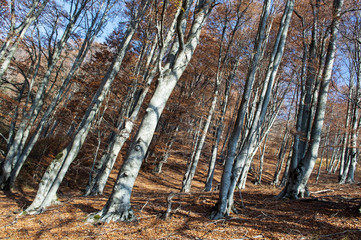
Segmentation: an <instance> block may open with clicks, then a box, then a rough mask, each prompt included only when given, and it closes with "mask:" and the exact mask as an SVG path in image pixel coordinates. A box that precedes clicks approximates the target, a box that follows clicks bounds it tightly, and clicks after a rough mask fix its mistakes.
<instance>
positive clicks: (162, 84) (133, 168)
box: [88, 1, 214, 222]
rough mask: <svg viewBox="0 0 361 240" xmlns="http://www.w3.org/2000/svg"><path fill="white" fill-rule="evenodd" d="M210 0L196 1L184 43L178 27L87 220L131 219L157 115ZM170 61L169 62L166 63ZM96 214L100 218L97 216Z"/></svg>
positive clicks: (192, 45)
mask: <svg viewBox="0 0 361 240" xmlns="http://www.w3.org/2000/svg"><path fill="white" fill-rule="evenodd" d="M213 3H214V2H213V1H210V2H208V1H199V2H198V3H197V6H196V9H195V11H194V20H193V23H192V26H191V28H190V30H189V35H188V38H187V43H185V42H184V39H183V31H182V29H179V28H178V37H179V38H180V39H179V48H178V51H177V55H176V56H175V58H174V59H172V58H171V59H170V58H168V61H167V63H166V65H165V69H164V72H163V73H161V77H160V78H159V82H158V86H157V88H156V89H155V92H154V94H153V96H152V98H151V100H150V102H149V105H148V107H147V110H146V114H145V116H144V118H143V120H142V123H141V124H140V126H139V129H138V132H137V134H136V136H135V138H134V141H133V144H132V145H131V146H130V148H129V150H128V154H127V157H126V158H125V160H124V162H123V165H122V167H121V169H120V171H119V174H118V177H117V180H116V183H115V185H114V188H113V191H112V194H111V196H110V198H109V199H108V201H107V203H106V205H105V206H104V208H103V209H102V210H101V211H100V212H99V213H96V214H93V215H91V216H90V217H89V218H88V219H89V220H90V221H93V220H95V219H99V220H100V221H105V222H109V221H130V220H132V219H134V214H133V211H132V209H131V205H130V196H131V192H132V189H133V186H134V182H135V180H136V178H137V175H138V172H139V170H140V167H141V164H142V162H143V159H144V157H145V154H146V152H147V150H148V147H149V145H150V143H151V140H152V138H153V135H154V131H155V129H156V126H157V123H158V121H159V118H160V116H161V114H162V111H163V109H164V107H165V105H166V102H167V100H168V98H169V97H170V95H171V93H172V91H173V89H174V87H175V86H176V84H177V82H178V80H179V78H180V77H181V75H182V74H183V72H184V70H185V68H186V67H187V65H188V63H189V61H190V60H191V57H192V55H193V53H194V51H195V48H196V46H197V44H198V41H199V36H200V32H201V29H202V26H203V24H204V22H205V20H206V18H207V16H208V15H209V13H210V11H211V9H212V8H213ZM179 7H182V8H183V9H188V7H189V2H188V1H183V2H182V5H181V6H179ZM185 20H186V19H185V18H184V15H183V14H180V15H179V16H178V24H177V26H182V25H183V22H184V23H185ZM169 61H171V62H169ZM96 216H99V217H96Z"/></svg>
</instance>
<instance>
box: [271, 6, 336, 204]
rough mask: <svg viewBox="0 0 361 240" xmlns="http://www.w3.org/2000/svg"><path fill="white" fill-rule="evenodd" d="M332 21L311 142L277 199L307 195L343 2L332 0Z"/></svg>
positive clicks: (316, 150)
mask: <svg viewBox="0 0 361 240" xmlns="http://www.w3.org/2000/svg"><path fill="white" fill-rule="evenodd" d="M333 4H334V5H333V20H332V23H331V36H330V41H329V45H328V50H327V55H326V61H325V66H324V69H323V77H322V78H323V79H322V82H321V86H320V93H319V98H318V103H317V109H316V113H315V119H314V122H313V126H312V132H311V142H310V144H309V147H308V149H307V152H306V154H305V157H304V158H302V159H301V161H300V162H299V163H298V165H297V167H296V168H295V169H294V170H293V171H291V172H290V175H289V179H288V183H287V185H286V186H285V188H284V189H283V190H282V192H281V193H280V194H279V195H278V197H279V198H283V197H288V198H296V199H297V198H302V197H305V196H308V195H309V192H308V189H307V182H308V179H309V177H310V175H311V173H312V170H313V167H314V165H315V162H316V159H317V154H318V149H319V145H320V139H321V132H322V126H323V122H324V117H325V112H326V103H327V94H328V89H329V84H330V79H331V74H332V67H333V63H334V59H335V52H336V39H337V33H338V26H339V22H340V15H341V9H342V5H343V0H334V2H333Z"/></svg>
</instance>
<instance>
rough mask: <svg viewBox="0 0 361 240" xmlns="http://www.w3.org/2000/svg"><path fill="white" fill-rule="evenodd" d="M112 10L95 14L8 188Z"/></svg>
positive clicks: (17, 163)
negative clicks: (71, 64)
mask: <svg viewBox="0 0 361 240" xmlns="http://www.w3.org/2000/svg"><path fill="white" fill-rule="evenodd" d="M110 8H111V5H110V4H109V2H108V4H107V5H106V6H105V10H104V13H103V14H102V15H100V11H99V12H97V13H96V14H95V17H94V19H92V22H91V25H90V27H89V29H88V31H87V34H86V37H85V39H84V41H83V43H82V46H81V48H80V50H79V52H78V55H77V57H76V59H75V61H74V64H73V66H72V68H71V69H70V71H69V73H68V75H67V77H66V78H65V80H64V81H63V83H62V85H61V87H60V89H59V91H58V93H57V94H56V96H55V98H54V99H53V100H52V102H51V104H50V105H49V106H48V108H47V110H46V111H45V113H44V115H43V117H42V118H41V120H40V122H39V123H38V126H37V128H36V131H35V133H34V134H33V136H32V137H31V138H30V140H29V142H28V143H27V144H26V145H25V146H24V148H23V151H22V152H21V153H20V156H19V157H18V159H17V161H16V163H15V166H14V168H13V169H12V171H11V176H10V181H9V183H8V184H9V186H6V187H8V188H11V187H13V185H14V183H15V180H16V178H17V176H18V174H19V172H20V170H21V168H22V166H23V164H24V162H25V161H26V159H27V157H28V156H29V154H30V152H31V150H32V149H33V147H34V145H35V143H36V142H37V140H38V138H39V136H40V134H41V133H42V131H43V129H44V125H45V123H46V122H47V120H48V119H49V117H50V116H51V114H52V113H53V112H54V109H55V108H56V107H57V105H58V104H59V102H60V101H61V99H62V97H63V96H64V93H65V92H66V89H67V88H68V86H69V84H70V80H71V78H72V77H73V76H74V74H75V72H76V71H77V70H78V68H79V67H80V65H81V63H82V62H83V60H84V58H85V56H86V54H87V52H88V51H89V49H90V47H91V46H92V43H93V41H94V40H95V37H96V35H97V34H98V32H99V31H100V30H101V28H102V26H103V24H104V22H105V19H106V17H107V14H108V12H109V10H110ZM99 10H100V9H99ZM99 16H101V17H99ZM98 18H100V21H99V23H97V21H98Z"/></svg>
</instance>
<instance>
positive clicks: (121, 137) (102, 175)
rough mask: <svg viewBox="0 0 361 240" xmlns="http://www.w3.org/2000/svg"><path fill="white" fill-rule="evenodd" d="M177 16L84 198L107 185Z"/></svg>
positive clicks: (145, 74)
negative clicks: (153, 65)
mask: <svg viewBox="0 0 361 240" xmlns="http://www.w3.org/2000/svg"><path fill="white" fill-rule="evenodd" d="M179 14H180V9H178V11H177V12H176V14H175V19H174V21H173V23H172V25H171V28H170V30H169V32H168V33H167V36H166V38H165V39H164V41H163V42H162V47H161V49H160V50H159V56H158V57H157V61H156V64H155V67H153V68H152V70H151V71H148V69H147V70H146V72H145V73H144V75H143V78H144V79H146V84H145V85H146V86H145V87H144V88H143V89H141V90H140V91H139V93H138V94H139V96H138V97H137V98H136V99H135V100H134V101H133V102H132V104H131V105H130V106H129V108H130V109H129V111H127V112H128V113H129V114H128V115H127V116H126V118H125V122H124V124H123V126H122V129H121V130H120V132H119V133H117V134H116V136H115V137H114V138H113V139H112V141H111V142H110V143H109V145H108V148H107V151H106V153H105V154H104V155H103V156H102V158H101V159H100V162H99V167H98V168H97V169H96V172H95V176H94V177H92V178H91V179H90V181H89V183H88V185H87V187H86V190H85V196H88V195H91V196H95V195H99V194H102V193H103V190H104V187H105V185H106V183H107V180H108V178H109V175H110V172H111V170H112V169H113V166H114V164H115V161H116V159H117V157H118V155H119V152H120V150H121V149H122V148H123V146H124V143H125V142H126V141H127V140H128V138H129V136H130V134H131V132H132V130H133V127H134V122H135V121H136V120H137V118H138V114H139V112H140V109H141V106H142V104H143V102H144V99H145V97H146V95H147V93H148V91H149V88H150V85H151V83H152V81H153V79H154V77H155V75H156V73H157V72H158V71H159V70H160V69H158V68H159V64H160V61H161V60H162V59H163V56H164V54H165V52H166V49H168V46H169V45H170V44H171V39H172V37H173V36H174V32H175V27H176V23H177V21H176V17H177V16H178V15H179ZM157 39H158V38H156V40H155V41H154V43H153V46H152V50H151V53H152V52H154V51H155V47H156V45H157V44H158V40H157ZM152 58H153V54H150V55H149V57H148V59H147V62H146V68H148V67H149V64H150V62H151V61H152Z"/></svg>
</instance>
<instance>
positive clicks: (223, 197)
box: [211, 0, 294, 219]
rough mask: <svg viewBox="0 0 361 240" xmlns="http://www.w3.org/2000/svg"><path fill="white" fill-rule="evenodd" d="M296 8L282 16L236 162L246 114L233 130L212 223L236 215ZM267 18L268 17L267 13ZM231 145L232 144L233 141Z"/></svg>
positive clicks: (267, 4)
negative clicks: (237, 193) (238, 188)
mask: <svg viewBox="0 0 361 240" xmlns="http://www.w3.org/2000/svg"><path fill="white" fill-rule="evenodd" d="M270 4H271V3H270V2H266V1H265V3H264V11H263V14H264V13H265V12H268V10H269V9H267V8H269V7H270ZM293 6H294V1H292V0H291V1H287V5H286V8H285V10H284V14H283V16H282V20H281V23H280V27H279V31H278V34H277V37H276V42H275V45H274V49H273V52H272V55H271V59H270V62H269V66H268V70H267V73H266V76H265V79H264V81H263V83H262V84H263V89H262V92H261V94H260V96H259V97H260V99H259V102H258V105H257V109H256V112H255V114H254V117H253V120H252V126H251V129H250V130H249V131H248V133H247V135H244V137H245V141H244V143H243V145H242V147H241V150H240V152H239V154H238V157H237V158H236V160H234V158H235V155H234V153H235V148H236V145H237V144H236V143H237V141H238V138H239V133H240V131H241V129H242V125H243V118H244V117H243V116H244V114H243V116H242V118H240V119H241V120H242V123H240V122H238V120H237V123H238V124H240V126H239V127H238V126H237V125H238V124H237V125H236V127H235V129H234V130H233V133H232V136H236V138H235V139H234V141H232V142H233V144H235V146H234V147H232V146H230V144H229V145H228V149H229V150H228V155H227V160H226V165H225V168H224V171H223V175H222V181H221V190H220V197H219V200H218V203H217V205H216V206H215V210H214V211H213V212H212V214H211V218H212V219H219V218H223V217H225V216H228V215H229V214H230V212H231V211H235V209H234V206H233V201H234V200H233V194H234V190H235V187H236V184H237V182H238V180H239V177H240V175H241V173H242V171H243V170H245V172H248V169H249V165H250V161H251V158H252V157H253V155H254V153H255V150H256V149H257V147H258V146H257V141H256V139H257V138H259V136H258V131H259V128H260V126H262V124H263V122H264V120H265V116H266V112H267V108H268V104H269V101H270V98H271V93H272V90H273V86H274V81H275V79H276V75H277V71H278V67H279V64H280V62H281V59H282V56H283V50H284V46H285V42H286V38H287V33H288V27H289V24H290V21H291V16H292V13H293ZM267 15H268V13H267ZM261 19H262V20H261V24H260V26H262V25H263V24H262V23H263V22H264V26H263V28H262V27H260V31H259V34H261V35H263V34H264V31H265V26H266V21H267V18H265V19H264V18H263V17H262V18H261ZM262 43H263V41H261V42H260V43H257V41H256V47H257V45H258V44H260V45H262ZM255 50H256V49H255ZM255 54H259V55H261V51H260V50H256V51H255ZM256 69H257V65H254V64H253V63H252V62H251V64H250V72H249V73H252V72H254V74H255V72H256ZM254 74H253V77H252V78H248V77H247V80H246V86H247V85H248V84H249V83H248V82H249V80H250V79H252V80H251V82H250V83H252V82H253V80H254ZM252 84H253V83H252ZM250 87H251V86H250ZM250 90H251V88H249V89H248V87H245V93H244V94H243V99H242V102H241V107H240V109H239V110H238V111H239V113H242V112H243V111H242V109H243V107H244V113H245V112H246V109H247V107H248V101H249V100H248V98H249V95H247V92H248V91H249V92H250ZM245 98H246V99H245ZM243 103H245V105H243ZM239 116H240V115H239ZM230 143H231V141H230ZM232 148H233V150H234V152H233V154H232V151H230V149H232Z"/></svg>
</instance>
